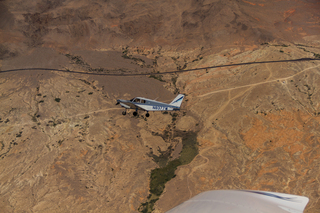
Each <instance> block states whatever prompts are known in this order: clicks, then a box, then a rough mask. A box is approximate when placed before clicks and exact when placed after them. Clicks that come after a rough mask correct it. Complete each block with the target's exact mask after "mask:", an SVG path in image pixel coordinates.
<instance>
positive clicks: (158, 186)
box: [139, 131, 198, 213]
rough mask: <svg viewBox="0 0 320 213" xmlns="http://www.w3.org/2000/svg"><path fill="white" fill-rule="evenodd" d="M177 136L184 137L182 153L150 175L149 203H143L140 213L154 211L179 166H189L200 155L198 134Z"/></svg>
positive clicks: (179, 133)
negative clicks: (156, 203) (166, 185)
mask: <svg viewBox="0 0 320 213" xmlns="http://www.w3.org/2000/svg"><path fill="white" fill-rule="evenodd" d="M175 136H176V137H177V136H181V137H182V145H183V147H182V151H181V153H180V157H179V158H178V159H175V160H172V161H169V162H168V163H167V164H166V165H165V166H164V167H160V168H156V169H154V170H152V171H151V175H150V186H149V187H150V195H149V196H148V201H147V202H145V203H142V204H141V206H140V208H139V211H140V212H142V213H150V212H152V211H153V206H154V204H155V202H156V201H157V200H158V199H159V197H160V195H161V194H162V192H163V190H164V188H165V184H166V183H167V182H168V181H170V180H171V179H172V178H174V177H175V176H176V175H175V171H176V169H177V168H178V166H181V165H186V164H189V163H190V162H191V161H192V160H193V159H194V158H195V156H196V155H197V154H198V143H197V133H196V132H182V131H176V132H175Z"/></svg>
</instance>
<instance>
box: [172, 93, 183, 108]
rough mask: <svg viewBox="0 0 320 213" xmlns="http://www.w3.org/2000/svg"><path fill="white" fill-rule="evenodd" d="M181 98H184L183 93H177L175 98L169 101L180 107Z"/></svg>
mask: <svg viewBox="0 0 320 213" xmlns="http://www.w3.org/2000/svg"><path fill="white" fill-rule="evenodd" d="M183 98H184V95H183V94H179V95H177V97H176V98H175V99H173V101H172V102H171V103H170V105H172V106H175V107H179V108H180V106H181V103H182V100H183Z"/></svg>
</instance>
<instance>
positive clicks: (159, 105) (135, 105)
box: [116, 94, 184, 117]
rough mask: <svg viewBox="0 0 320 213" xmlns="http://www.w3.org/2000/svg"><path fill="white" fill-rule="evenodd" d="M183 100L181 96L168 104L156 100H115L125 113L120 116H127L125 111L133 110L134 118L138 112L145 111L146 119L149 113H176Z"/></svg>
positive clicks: (137, 98)
mask: <svg viewBox="0 0 320 213" xmlns="http://www.w3.org/2000/svg"><path fill="white" fill-rule="evenodd" d="M183 98H184V95H183V94H179V95H177V97H176V98H175V99H173V101H172V102H171V103H170V104H166V103H163V102H159V101H156V100H151V99H147V98H141V97H136V98H133V99H131V100H122V99H119V100H117V104H116V105H118V104H120V105H121V106H122V107H124V108H125V111H123V112H122V115H126V114H127V109H135V110H136V111H135V112H133V115H134V116H137V115H138V110H143V111H147V114H146V117H149V116H150V114H149V111H177V110H180V106H181V103H182V100H183Z"/></svg>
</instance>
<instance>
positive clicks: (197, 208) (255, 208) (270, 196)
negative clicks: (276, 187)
mask: <svg viewBox="0 0 320 213" xmlns="http://www.w3.org/2000/svg"><path fill="white" fill-rule="evenodd" d="M308 202H309V198H307V197H303V196H297V195H291V194H283V193H275V192H264V191H251V190H216V191H207V192H203V193H200V194H198V195H196V196H195V197H193V198H191V199H189V200H187V201H185V202H183V203H182V204H180V205H178V206H176V207H175V208H173V209H171V210H169V211H168V212H167V213H303V210H304V208H305V207H306V205H307V203H308Z"/></svg>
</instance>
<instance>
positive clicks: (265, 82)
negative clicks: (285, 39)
mask: <svg viewBox="0 0 320 213" xmlns="http://www.w3.org/2000/svg"><path fill="white" fill-rule="evenodd" d="M319 66H320V64H319V65H317V66H314V67H309V68H306V69H304V70H301V71H300V72H297V73H296V74H293V75H290V76H287V77H284V78H277V79H274V80H267V81H262V82H258V83H253V84H247V85H243V86H238V87H232V88H227V89H222V90H215V91H212V92H208V93H205V94H202V95H198V96H197V97H204V96H207V95H211V94H215V93H219V92H226V91H230V90H235V89H241V88H245V87H252V86H258V85H261V84H267V83H272V82H276V81H284V80H287V79H289V78H292V77H294V76H296V75H299V74H300V73H302V72H305V71H307V70H310V69H314V68H316V67H319Z"/></svg>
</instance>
